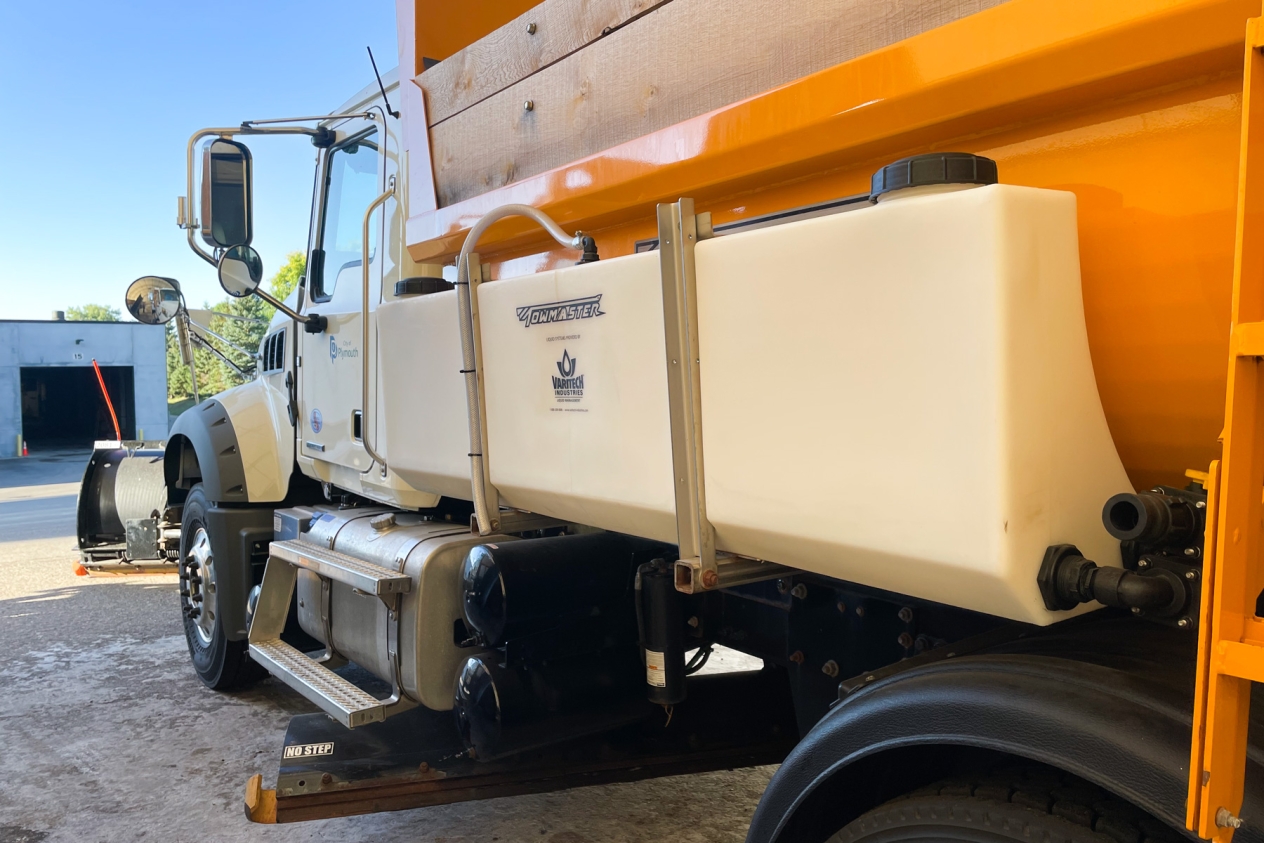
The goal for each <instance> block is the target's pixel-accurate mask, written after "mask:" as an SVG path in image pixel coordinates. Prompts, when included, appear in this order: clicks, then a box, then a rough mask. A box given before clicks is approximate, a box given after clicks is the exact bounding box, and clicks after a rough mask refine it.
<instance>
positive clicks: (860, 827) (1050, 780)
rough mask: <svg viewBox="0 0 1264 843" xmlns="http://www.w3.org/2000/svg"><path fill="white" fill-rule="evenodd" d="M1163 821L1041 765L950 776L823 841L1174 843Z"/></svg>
mask: <svg viewBox="0 0 1264 843" xmlns="http://www.w3.org/2000/svg"><path fill="white" fill-rule="evenodd" d="M1180 839H1181V838H1180V837H1179V836H1178V835H1177V834H1176V833H1175V832H1173V831H1172V829H1170V828H1169V827H1168V826H1166V825H1164V824H1163V823H1161V822H1159V821H1158V820H1156V819H1154V818H1153V817H1151V816H1150V815H1148V814H1146V813H1144V812H1143V811H1140V810H1138V809H1137V808H1135V807H1133V806H1132V805H1130V804H1128V803H1126V802H1123V801H1121V800H1119V799H1116V798H1115V797H1113V796H1111V795H1110V794H1108V793H1106V792H1105V791H1103V790H1102V789H1101V788H1098V787H1096V786H1094V785H1091V784H1088V783H1087V782H1084V781H1081V780H1079V779H1074V778H1071V777H1070V776H1065V775H1063V774H1061V773H1058V772H1056V771H1052V770H1045V769H1018V770H1015V771H1011V772H1000V773H990V774H987V775H984V776H977V777H970V778H957V779H949V780H946V781H942V782H939V783H937V784H934V785H931V786H930V787H927V788H924V789H922V790H918V791H915V792H914V793H911V794H909V795H908V796H902V797H900V798H898V799H894V800H892V801H890V802H887V803H886V804H885V805H880V806H878V807H877V808H874V809H873V810H872V811H870V812H869V813H867V814H864V815H862V816H860V817H858V818H857V819H855V820H854V821H853V822H851V823H849V824H848V825H846V826H845V827H844V828H843V829H842V831H839V832H838V833H837V834H835V835H834V836H833V837H831V838H830V839H829V841H828V843H914V841H916V843H930V841H949V840H950V841H962V843H967V842H968V843H1035V841H1049V843H1053V841H1058V843H1176V841H1178V840H1180Z"/></svg>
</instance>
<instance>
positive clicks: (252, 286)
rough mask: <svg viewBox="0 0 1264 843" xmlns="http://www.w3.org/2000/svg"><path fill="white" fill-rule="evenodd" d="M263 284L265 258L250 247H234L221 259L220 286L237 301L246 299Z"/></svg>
mask: <svg viewBox="0 0 1264 843" xmlns="http://www.w3.org/2000/svg"><path fill="white" fill-rule="evenodd" d="M261 283H263V258H261V257H259V253H258V252H256V251H255V250H254V249H252V248H251V247H250V246H233V247H232V248H231V249H229V250H228V251H226V252H224V254H223V255H221V256H220V259H219V285H220V286H221V287H223V288H224V292H225V293H228V295H230V296H232V297H233V298H235V299H244V298H245V297H246V296H248V295H250V294H252V293H254V292H255V291H256V290H258V289H259V285H260V284H261Z"/></svg>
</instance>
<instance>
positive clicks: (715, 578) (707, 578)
mask: <svg viewBox="0 0 1264 843" xmlns="http://www.w3.org/2000/svg"><path fill="white" fill-rule="evenodd" d="M719 584H720V575H719V574H717V573H716V572H715V571H703V572H702V587H703V588H715V587H716V586H717V585H719Z"/></svg>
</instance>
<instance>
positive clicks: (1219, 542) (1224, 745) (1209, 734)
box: [1185, 18, 1264, 843]
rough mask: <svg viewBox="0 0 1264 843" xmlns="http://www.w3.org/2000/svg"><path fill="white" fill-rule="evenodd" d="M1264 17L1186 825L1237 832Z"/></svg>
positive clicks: (1259, 387)
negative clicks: (1235, 830)
mask: <svg viewBox="0 0 1264 843" xmlns="http://www.w3.org/2000/svg"><path fill="white" fill-rule="evenodd" d="M1261 50H1264V18H1253V19H1252V20H1250V21H1249V22H1248V24H1247V31H1246V51H1245V52H1246V66H1245V72H1244V74H1243V82H1242V135H1241V139H1242V140H1241V147H1240V150H1239V162H1238V209H1237V227H1236V252H1237V254H1236V256H1235V261H1234V268H1233V299H1232V310H1231V324H1232V333H1231V335H1230V343H1229V381H1228V388H1227V389H1226V396H1225V424H1224V433H1223V434H1222V439H1223V443H1224V445H1223V451H1222V458H1221V460H1220V461H1219V463H1215V462H1213V463H1212V465H1211V470H1210V471H1209V472H1208V477H1207V479H1206V480H1205V481H1204V482H1203V485H1204V487H1205V488H1206V489H1207V533H1206V539H1205V542H1204V548H1203V557H1204V560H1205V561H1204V569H1203V591H1202V618H1203V622H1202V625H1201V627H1200V629H1199V639H1198V672H1197V674H1196V676H1195V686H1194V728H1193V740H1192V746H1191V749H1190V767H1189V776H1190V778H1189V798H1188V800H1187V808H1186V811H1187V813H1186V818H1185V821H1186V825H1187V826H1188V828H1189V829H1190V830H1191V831H1194V832H1196V833H1197V834H1198V835H1199V836H1200V837H1203V838H1205V839H1209V840H1216V841H1218V842H1219V843H1228V841H1229V840H1230V839H1231V838H1232V836H1233V831H1234V829H1235V828H1237V827H1238V826H1240V825H1241V824H1242V822H1241V820H1239V819H1238V817H1237V814H1238V813H1239V811H1240V810H1241V806H1242V796H1243V787H1244V779H1245V771H1246V747H1247V725H1248V722H1249V718H1250V702H1251V683H1252V681H1255V682H1261V681H1264V620H1262V619H1261V618H1259V617H1257V616H1256V600H1257V597H1258V596H1259V595H1260V593H1261V590H1264V565H1261V564H1260V554H1261V552H1262V551H1264V543H1262V539H1264V536H1261V530H1260V521H1261V518H1262V517H1264V503H1262V495H1261V489H1262V488H1264V54H1262V53H1261Z"/></svg>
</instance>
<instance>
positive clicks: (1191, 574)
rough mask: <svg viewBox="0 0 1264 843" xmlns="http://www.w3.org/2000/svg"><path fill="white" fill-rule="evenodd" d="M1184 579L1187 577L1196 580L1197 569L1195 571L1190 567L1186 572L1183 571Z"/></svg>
mask: <svg viewBox="0 0 1264 843" xmlns="http://www.w3.org/2000/svg"><path fill="white" fill-rule="evenodd" d="M1185 579H1187V580H1196V579H1198V572H1197V571H1195V570H1192V569H1191V570H1189V571H1186V572H1185Z"/></svg>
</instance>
